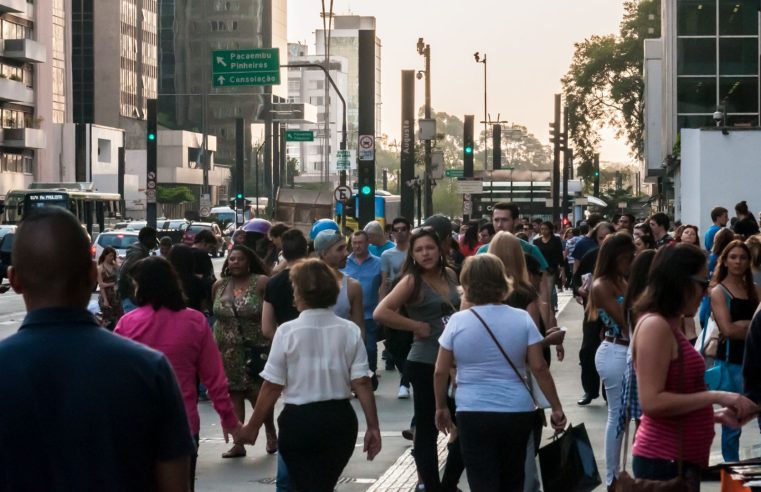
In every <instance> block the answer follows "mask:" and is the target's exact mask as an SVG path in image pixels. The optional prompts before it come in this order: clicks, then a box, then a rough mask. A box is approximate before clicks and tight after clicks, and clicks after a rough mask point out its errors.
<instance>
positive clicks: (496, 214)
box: [478, 202, 548, 272]
mask: <svg viewBox="0 0 761 492" xmlns="http://www.w3.org/2000/svg"><path fill="white" fill-rule="evenodd" d="M519 216H520V209H519V208H518V205H515V204H514V203H507V202H499V203H497V204H496V205H494V208H493V210H492V215H491V222H492V224H493V225H494V230H495V231H496V232H499V231H505V232H509V233H511V234H512V233H513V229H514V228H515V221H516V220H518V217H519ZM521 247H522V248H523V252H524V253H526V254H528V255H531V256H532V257H533V258H534V259H536V261H538V262H539V266H540V267H541V268H542V271H543V272H544V271H546V270H547V267H548V264H547V260H546V259H545V258H544V255H542V252H541V251H539V248H537V247H536V246H534V245H533V244H531V243H529V242H526V241H524V240H523V239H521ZM488 250H489V245H488V244H484V245H483V246H481V247H480V248H478V254H481V253H486V252H487V251H488Z"/></svg>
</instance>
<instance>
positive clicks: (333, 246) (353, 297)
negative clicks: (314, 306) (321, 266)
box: [314, 230, 365, 339]
mask: <svg viewBox="0 0 761 492" xmlns="http://www.w3.org/2000/svg"><path fill="white" fill-rule="evenodd" d="M314 251H315V253H317V256H318V257H319V258H320V259H321V260H322V261H324V262H325V263H326V264H327V265H328V266H329V267H330V268H332V269H333V270H334V271H335V272H336V275H337V276H338V279H339V280H340V282H341V290H340V291H339V293H338V300H337V301H336V305H335V306H333V312H334V313H335V314H336V316H338V317H339V318H344V319H348V320H350V321H353V322H354V323H356V325H357V326H359V329H360V330H362V338H363V339H364V337H365V316H364V307H363V306H362V287H361V286H360V285H359V282H357V281H356V280H354V279H353V278H350V277H349V276H348V275H344V274H343V273H342V272H341V270H342V269H343V268H345V267H346V259H347V258H348V257H349V251H348V250H347V249H346V239H344V237H343V236H342V235H340V234H339V233H338V231H334V230H324V231H321V232H320V233H319V234H317V236H316V237H315V238H314Z"/></svg>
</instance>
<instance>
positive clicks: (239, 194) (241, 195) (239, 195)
mask: <svg viewBox="0 0 761 492" xmlns="http://www.w3.org/2000/svg"><path fill="white" fill-rule="evenodd" d="M235 198H237V199H238V200H243V193H238V194H237V195H235Z"/></svg>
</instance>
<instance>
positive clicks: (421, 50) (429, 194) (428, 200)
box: [417, 38, 433, 217]
mask: <svg viewBox="0 0 761 492" xmlns="http://www.w3.org/2000/svg"><path fill="white" fill-rule="evenodd" d="M417 52H418V54H420V55H422V56H423V57H424V58H425V71H424V72H425V119H427V120H430V119H431V45H430V44H426V43H425V42H424V41H423V38H418V40H417ZM423 186H424V188H425V216H426V217H430V216H431V215H433V183H432V179H431V141H430V140H426V141H425V175H424V176H423Z"/></svg>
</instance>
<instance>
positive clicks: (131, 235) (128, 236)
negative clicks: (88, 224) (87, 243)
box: [91, 229, 139, 263]
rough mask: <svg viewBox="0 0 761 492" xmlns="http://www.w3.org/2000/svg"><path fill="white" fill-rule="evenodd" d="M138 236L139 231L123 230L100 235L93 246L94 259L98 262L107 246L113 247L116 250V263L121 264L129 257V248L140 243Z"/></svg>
mask: <svg viewBox="0 0 761 492" xmlns="http://www.w3.org/2000/svg"><path fill="white" fill-rule="evenodd" d="M138 234H139V233H138V232H137V231H125V230H123V229H120V230H117V231H109V232H102V233H100V234H99V235H98V238H97V239H96V240H95V242H94V243H93V245H92V249H91V251H92V257H93V259H94V260H95V261H97V260H98V258H100V255H101V253H103V250H104V249H105V248H106V246H111V247H112V248H114V249H115V250H116V262H117V263H121V262H122V260H124V257H125V256H126V255H127V248H129V247H130V246H132V245H133V244H135V243H136V242H137V241H138Z"/></svg>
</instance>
